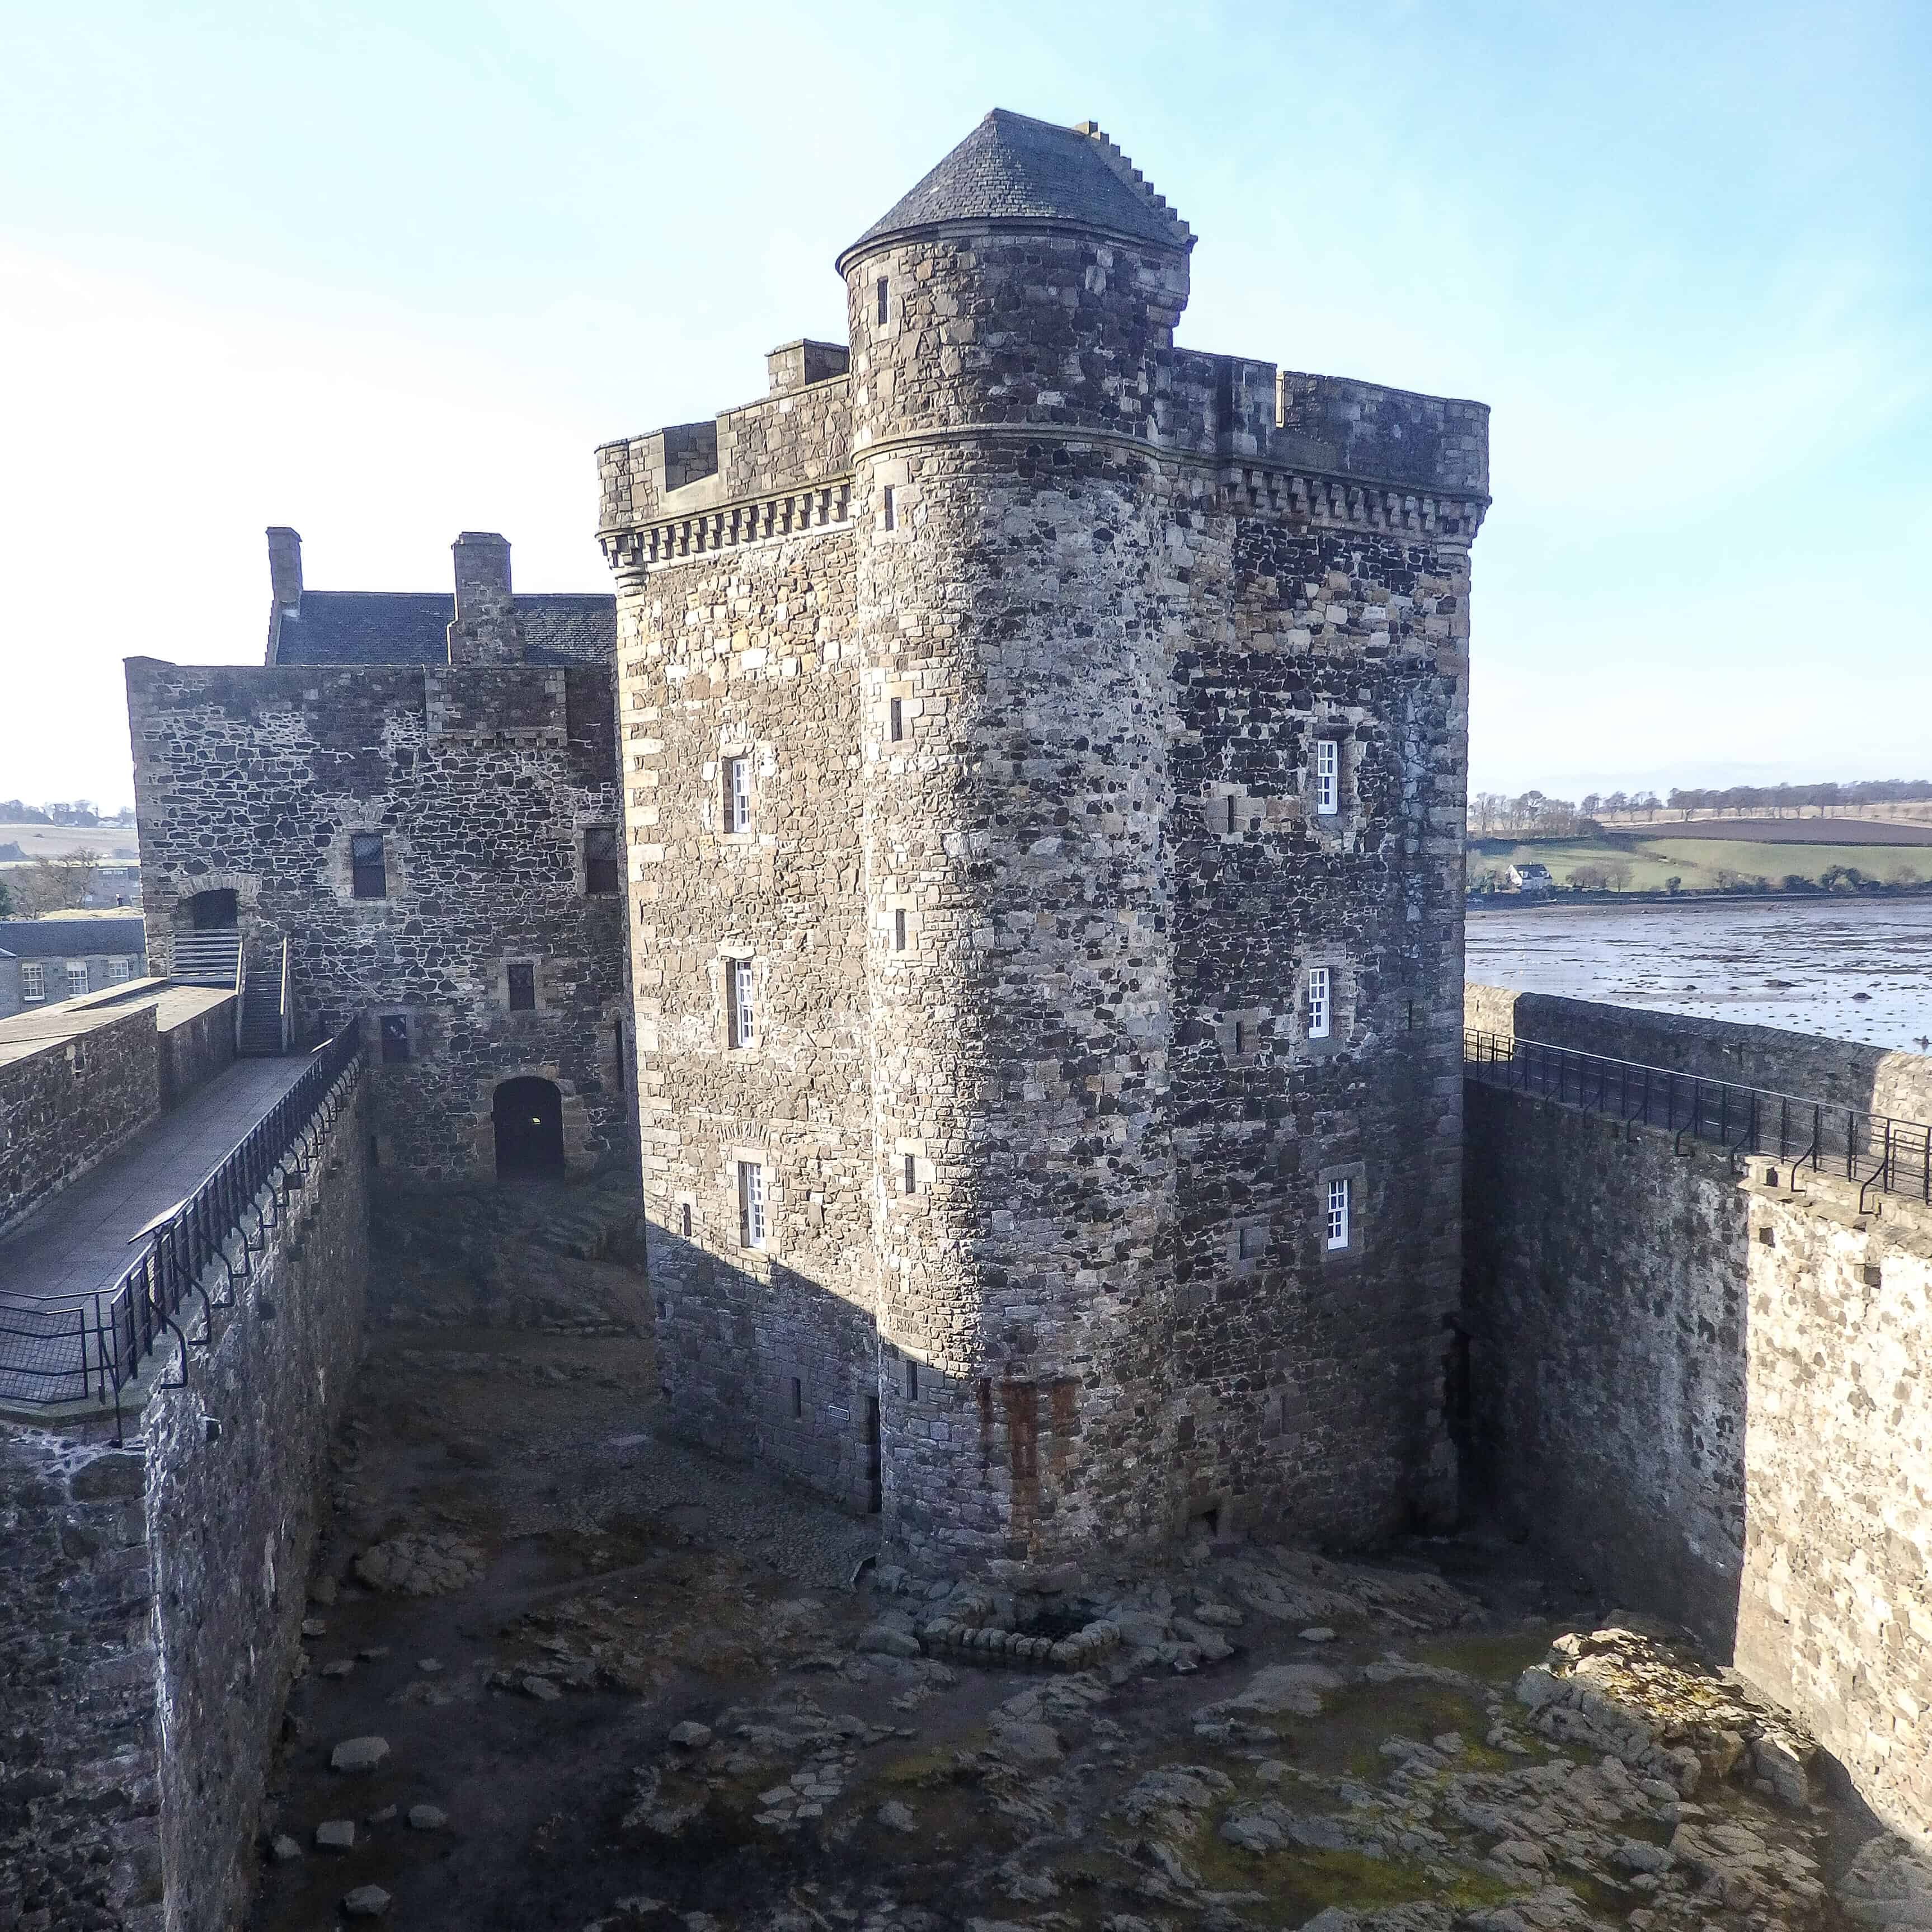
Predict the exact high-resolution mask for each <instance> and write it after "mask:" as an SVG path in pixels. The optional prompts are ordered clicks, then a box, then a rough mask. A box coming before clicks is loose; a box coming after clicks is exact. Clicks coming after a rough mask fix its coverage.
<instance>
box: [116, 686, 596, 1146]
mask: <svg viewBox="0 0 1932 1932" xmlns="http://www.w3.org/2000/svg"><path fill="white" fill-rule="evenodd" d="M127 704H128V715H129V721H130V727H131V730H132V733H133V746H134V765H135V795H136V809H137V814H138V817H139V823H140V829H141V855H142V881H143V890H144V892H145V895H146V908H147V916H148V944H149V946H150V948H151V958H152V959H153V961H154V970H155V971H160V972H165V971H167V970H168V967H169V963H170V961H171V959H172V944H173V941H174V939H175V936H176V934H177V932H178V931H179V930H181V929H184V928H185V927H186V926H187V925H188V924H189V922H190V910H189V901H190V899H191V898H193V895H195V894H196V893H199V892H208V891H215V890H220V889H229V890H232V891H233V892H235V893H236V896H237V899H238V901H239V920H240V929H241V932H242V939H243V942H244V944H245V947H246V948H247V950H248V960H249V970H250V971H251V973H254V972H255V971H257V970H258V969H260V970H265V971H268V972H269V973H270V974H272V975H273V974H279V971H280V959H281V947H282V944H283V942H284V940H287V941H288V942H289V945H290V973H291V979H292V983H293V997H294V1002H295V1007H296V1015H297V1023H296V1033H297V1036H298V1043H314V1041H316V1040H318V1039H320V1038H322V1037H326V1034H328V1033H329V1031H332V1028H334V1027H337V1026H340V1025H341V1024H342V1022H344V1020H345V1019H347V1018H348V1017H349V1016H350V1015H351V1014H353V1013H362V1014H363V1015H364V1016H365V1025H366V1026H367V1028H368V1046H369V1049H370V1053H369V1058H370V1061H371V1075H372V1076H373V1078H372V1116H373V1131H374V1133H375V1134H376V1136H377V1145H378V1148H379V1150H380V1159H381V1160H382V1163H383V1165H384V1166H386V1167H392V1168H395V1169H399V1170H401V1173H402V1175H404V1176H405V1177H407V1178H408V1179H410V1180H411V1181H416V1182H428V1183H436V1182H443V1181H456V1180H464V1181H466V1180H469V1179H472V1178H486V1177H487V1176H489V1175H491V1174H493V1172H494V1151H493V1132H492V1114H491V1106H492V1097H493V1093H494V1090H495V1088H496V1086H497V1085H498V1084H499V1082H502V1081H505V1080H507V1079H515V1078H517V1077H520V1076H536V1077H538V1078H539V1079H547V1080H549V1081H551V1082H554V1083H555V1084H556V1086H557V1087H558V1088H559V1090H560V1091H561V1094H562V1110H563V1134H564V1144H565V1153H566V1155H567V1157H568V1162H569V1164H570V1165H571V1167H572V1168H573V1169H589V1168H592V1167H594V1166H597V1165H598V1164H599V1163H602V1162H605V1161H610V1160H619V1159H626V1158H628V1154H629V1150H630V1146H631V1139H630V1129H629V1118H628V1100H627V1088H628V1080H629V1075H628V1070H627V1069H625V1066H624V1057H625V1046H624V1043H623V1040H622V1034H621V1032H620V1028H621V1026H622V1022H623V1020H624V1019H625V1004H626V1000H625V986H624V960H623V942H622V937H621V934H622V923H623V901H622V893H621V891H612V892H603V893H598V892H591V891H590V890H589V889H588V886H589V883H590V881H589V879H588V878H587V877H586V866H585V843H584V838H585V833H586V831H588V830H590V829H593V828H597V827H603V828H605V829H610V830H612V831H614V830H615V829H616V826H617V824H618V822H619V808H618V800H617V795H616V782H615V776H616V773H615V764H616V758H615V749H614V745H613V721H612V715H611V694H610V674H609V673H608V672H607V670H604V669H603V668H601V667H598V666H595V665H583V666H575V665H573V666H568V667H564V666H539V665H535V664H496V663H484V664H455V665H450V666H447V667H446V666H442V665H429V666H423V665H400V664H399V665H389V666H383V665H357V666H355V667H333V666H316V665H307V666H303V665H269V666H239V665H237V666H226V665H224V666H205V665H202V666H186V665H176V664H164V663H162V662H160V661H157V660H156V659H154V658H132V659H130V660H129V661H128V664H127ZM359 833H361V834H365V835H372V834H373V835H378V836H380V838H381V839H382V841H383V846H382V851H383V870H384V883H383V891H382V893H381V895H380V896H379V897H374V898H359V897H357V896H356V881H355V876H354V871H353V865H352V863H351V860H352V847H351V841H352V839H353V838H354V836H355V835H356V834H359ZM513 962H514V963H520V964H526V965H529V967H530V968H532V984H533V988H534V1001H535V1004H534V1005H533V1006H532V1007H531V1008H529V1010H513V1009H512V1007H511V1003H510V987H509V977H508V968H509V967H510V965H511V964H512V963H513ZM385 1017H388V1018H389V1019H391V1020H392V1021H393V1022H397V1023H398V1024H399V1025H400V1026H401V1028H402V1029H403V1032H404V1038H405V1039H406V1040H407V1054H408V1057H407V1059H405V1060H395V1059H391V1058H389V1057H388V1056H387V1055H386V1053H385V1052H383V1050H382V1043H381V1022H382V1021H383V1019H384V1018H385Z"/></svg>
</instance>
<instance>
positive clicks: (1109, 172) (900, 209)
mask: <svg viewBox="0 0 1932 1932" xmlns="http://www.w3.org/2000/svg"><path fill="white" fill-rule="evenodd" d="M941 221H1024V222H1028V223H1033V222H1043V221H1044V222H1066V223H1070V224H1073V225H1077V226H1080V227H1082V228H1099V229H1106V231H1108V232H1109V233H1112V234H1115V235H1122V236H1127V237H1128V238H1130V239H1132V240H1134V241H1139V242H1157V243H1159V244H1160V245H1162V246H1163V247H1166V248H1192V247H1193V244H1194V236H1193V231H1192V230H1191V229H1190V228H1189V227H1188V226H1187V223H1186V222H1184V220H1181V217H1180V216H1179V215H1178V214H1175V211H1173V210H1172V208H1169V206H1168V205H1167V203H1166V201H1164V200H1163V199H1162V198H1161V196H1159V195H1157V194H1156V193H1154V190H1153V188H1152V187H1151V186H1150V185H1149V184H1148V183H1147V182H1146V181H1144V180H1143V179H1142V178H1141V175H1140V173H1139V170H1138V169H1136V167H1135V166H1134V165H1133V163H1132V162H1131V161H1130V160H1128V159H1127V157H1126V156H1125V155H1124V154H1122V153H1121V151H1120V149H1119V148H1117V147H1115V145H1114V144H1113V142H1111V141H1110V140H1109V139H1107V137H1106V135H1104V134H1103V133H1101V131H1100V129H1099V128H1098V127H1095V126H1094V124H1093V123H1092V122H1091V121H1083V122H1082V124H1080V126H1079V127H1056V126H1055V124H1053V123H1052V121H1035V120H1033V119H1031V118H1029V117H1028V115H1024V114H1013V113H1009V112H1008V111H1007V110H1006V109H1005V108H1004V107H996V108H995V109H994V110H993V111H992V113H990V114H989V115H987V116H986V119H985V120H983V121H981V122H980V124H979V126H978V127H975V128H974V130H973V131H972V133H970V134H968V136H966V138H965V140H963V141H962V142H960V143H959V146H958V147H956V148H954V149H953V151H952V153H951V154H948V155H947V157H946V158H945V160H943V161H941V163H940V164H939V165H938V166H937V167H936V168H935V169H933V170H932V172H931V173H930V174H929V175H927V176H926V178H925V179H924V180H923V181H921V182H920V183H919V185H918V186H917V187H915V188H914V189H913V190H912V192H911V193H910V194H907V195H905V196H902V197H901V199H899V200H898V202H895V204H894V205H893V206H892V208H891V209H890V211H889V212H887V213H886V214H883V215H881V216H880V217H879V219H878V220H877V221H875V222H874V223H872V225H871V227H869V228H868V229H866V230H865V233H864V234H862V236H859V239H858V240H857V241H856V242H853V245H852V246H851V247H850V248H847V250H846V251H845V252H844V254H843V255H841V257H839V267H840V269H841V272H842V271H843V269H844V263H845V260H846V257H848V256H850V255H852V254H854V253H856V251H858V250H859V249H860V248H863V247H864V246H865V245H866V243H868V242H875V241H877V239H879V238H880V236H884V235H894V234H897V233H900V232H901V231H902V230H904V229H914V228H923V227H926V226H930V225H931V224H932V223H935V222H941Z"/></svg>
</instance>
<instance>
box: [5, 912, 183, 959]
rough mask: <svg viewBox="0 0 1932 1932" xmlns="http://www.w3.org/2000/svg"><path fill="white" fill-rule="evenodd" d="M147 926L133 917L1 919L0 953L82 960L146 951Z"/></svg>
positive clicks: (25, 956) (22, 956) (24, 956)
mask: <svg viewBox="0 0 1932 1932" xmlns="http://www.w3.org/2000/svg"><path fill="white" fill-rule="evenodd" d="M147 947H148V938H147V932H146V929H145V928H144V927H143V926H142V923H141V922H140V920H139V919H138V918H135V919H59V918H55V919H0V955H7V954H10V955H11V956H13V958H14V959H86V958H88V957H89V956H91V955H94V954H98V953H145V951H146V950H147Z"/></svg>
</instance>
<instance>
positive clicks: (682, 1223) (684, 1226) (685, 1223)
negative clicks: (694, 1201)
mask: <svg viewBox="0 0 1932 1932" xmlns="http://www.w3.org/2000/svg"><path fill="white" fill-rule="evenodd" d="M677 1220H678V1232H679V1233H680V1234H681V1235H683V1237H684V1238H685V1240H686V1241H689V1240H690V1239H691V1203H690V1202H688V1201H680V1202H679V1203H678V1206H677Z"/></svg>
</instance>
